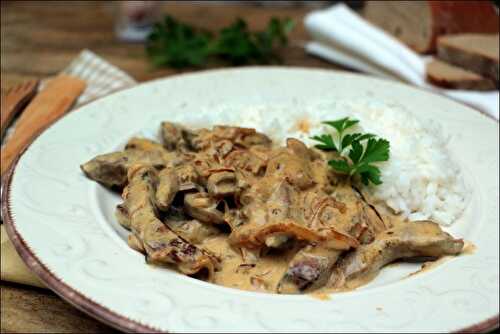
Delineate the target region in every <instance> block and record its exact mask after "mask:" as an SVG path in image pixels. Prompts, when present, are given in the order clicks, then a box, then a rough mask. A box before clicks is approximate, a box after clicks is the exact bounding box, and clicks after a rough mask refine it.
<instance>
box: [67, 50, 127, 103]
mask: <svg viewBox="0 0 500 334" xmlns="http://www.w3.org/2000/svg"><path fill="white" fill-rule="evenodd" d="M62 73H64V74H68V75H72V76H75V77H78V78H80V79H83V80H85V81H86V82H87V88H86V89H85V91H84V92H83V94H82V95H81V96H80V97H79V98H78V100H77V101H76V104H75V106H74V108H76V107H78V106H80V105H82V104H85V103H87V102H89V101H92V100H95V99H97V98H99V97H102V96H105V95H108V94H110V93H112V92H115V91H117V90H120V89H123V88H127V87H130V86H133V85H135V84H136V81H135V80H134V79H133V78H132V77H131V76H130V75H128V74H127V73H125V72H124V71H122V70H120V69H119V68H118V67H116V66H114V65H112V64H110V63H108V62H107V61H105V60H104V59H102V58H101V57H99V56H98V55H96V54H95V53H93V52H92V51H89V50H83V51H82V52H81V53H80V54H79V55H78V57H76V59H75V60H73V61H72V62H71V64H69V66H68V67H66V68H65V69H64V70H63V71H62Z"/></svg>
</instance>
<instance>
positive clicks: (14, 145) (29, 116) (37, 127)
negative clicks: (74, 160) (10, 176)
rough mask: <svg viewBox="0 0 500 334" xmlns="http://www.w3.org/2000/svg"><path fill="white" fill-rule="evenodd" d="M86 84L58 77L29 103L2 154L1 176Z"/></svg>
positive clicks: (66, 109)
mask: <svg viewBox="0 0 500 334" xmlns="http://www.w3.org/2000/svg"><path fill="white" fill-rule="evenodd" d="M85 86H86V84H85V81H83V80H80V79H78V78H75V77H71V76H68V75H60V76H58V77H56V78H54V79H53V80H51V81H50V82H49V83H48V84H47V86H46V87H45V88H44V89H43V90H42V91H41V92H40V93H39V94H38V95H37V96H36V97H35V98H34V99H33V101H31V103H30V104H29V105H28V107H26V109H25V110H24V112H23V114H22V115H21V117H20V118H19V121H18V122H17V125H16V128H15V130H14V133H13V134H12V137H11V138H10V139H9V141H8V142H7V144H6V145H5V146H4V148H3V149H2V151H1V159H0V160H1V167H0V169H1V176H2V177H3V176H4V174H5V172H6V171H7V170H8V169H9V168H10V165H11V164H12V161H13V160H14V158H15V157H16V156H17V154H19V153H20V152H21V151H22V150H23V149H24V148H25V147H26V146H27V145H28V144H30V143H31V141H32V140H33V139H34V138H35V137H36V136H37V135H38V134H39V133H40V132H41V131H42V130H43V129H45V128H46V127H48V126H49V125H50V124H52V123H53V122H54V121H56V120H57V119H59V118H60V117H61V116H63V115H64V114H65V113H66V112H67V111H68V110H69V108H70V107H71V105H72V104H73V103H74V102H75V100H76V99H77V98H78V96H80V94H81V93H82V92H83V90H84V89H85Z"/></svg>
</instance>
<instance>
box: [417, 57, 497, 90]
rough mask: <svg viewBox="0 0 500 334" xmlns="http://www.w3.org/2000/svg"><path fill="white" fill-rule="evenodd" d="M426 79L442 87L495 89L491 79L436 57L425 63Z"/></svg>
mask: <svg viewBox="0 0 500 334" xmlns="http://www.w3.org/2000/svg"><path fill="white" fill-rule="evenodd" d="M427 80H428V81H430V82H432V83H433V84H435V85H437V86H440V87H444V88H454V89H465V90H481V91H486V90H494V89H495V83H494V82H493V81H492V80H490V79H488V78H485V77H482V76H480V75H479V74H476V73H474V72H470V71H467V70H464V69H462V68H460V67H456V66H454V65H451V64H448V63H445V62H443V61H440V60H437V59H435V60H433V61H431V62H430V63H428V64H427Z"/></svg>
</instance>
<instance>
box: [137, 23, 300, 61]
mask: <svg viewBox="0 0 500 334" xmlns="http://www.w3.org/2000/svg"><path fill="white" fill-rule="evenodd" d="M293 26H294V23H293V21H292V20H290V19H284V20H280V19H278V18H272V19H271V20H270V21H269V23H268V25H267V28H266V29H265V30H264V31H259V32H251V31H249V29H248V26H247V24H246V23H245V21H243V20H241V19H238V20H236V21H235V22H234V23H233V24H231V25H230V26H228V27H226V28H223V29H221V30H220V31H219V33H218V34H217V35H213V34H211V33H209V32H207V31H203V30H199V29H195V28H193V27H191V26H189V25H187V24H185V23H182V22H179V21H177V20H175V19H174V18H172V17H171V16H166V17H165V18H164V20H163V22H160V23H157V24H156V25H155V26H154V28H153V31H152V32H151V33H150V34H149V36H148V40H147V43H146V52H147V55H148V56H149V58H150V59H151V61H152V62H153V64H154V65H156V66H171V67H176V68H182V67H189V66H196V67H201V66H205V65H207V64H208V63H209V61H211V60H213V59H219V60H223V61H226V62H228V63H230V64H231V65H246V64H270V63H277V62H280V61H281V59H280V58H279V56H278V55H277V54H276V52H275V51H276V46H277V45H281V46H284V45H286V44H287V42H288V39H287V35H288V33H289V32H290V31H291V30H292V29H293Z"/></svg>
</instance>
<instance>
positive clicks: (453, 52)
mask: <svg viewBox="0 0 500 334" xmlns="http://www.w3.org/2000/svg"><path fill="white" fill-rule="evenodd" d="M498 37H499V36H498V35H491V34H489V35H485V34H458V35H447V36H441V37H440V38H439V39H438V42H437V43H438V44H437V51H438V52H437V55H438V58H440V59H442V60H444V61H445V62H447V63H450V64H453V65H456V66H459V67H462V68H464V69H467V70H469V71H472V72H474V73H477V74H480V75H482V76H484V77H486V78H489V79H491V80H493V81H494V82H495V84H496V86H497V87H498V81H499V73H498V72H499V66H498V64H499V54H498V53H499V40H498Z"/></svg>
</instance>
